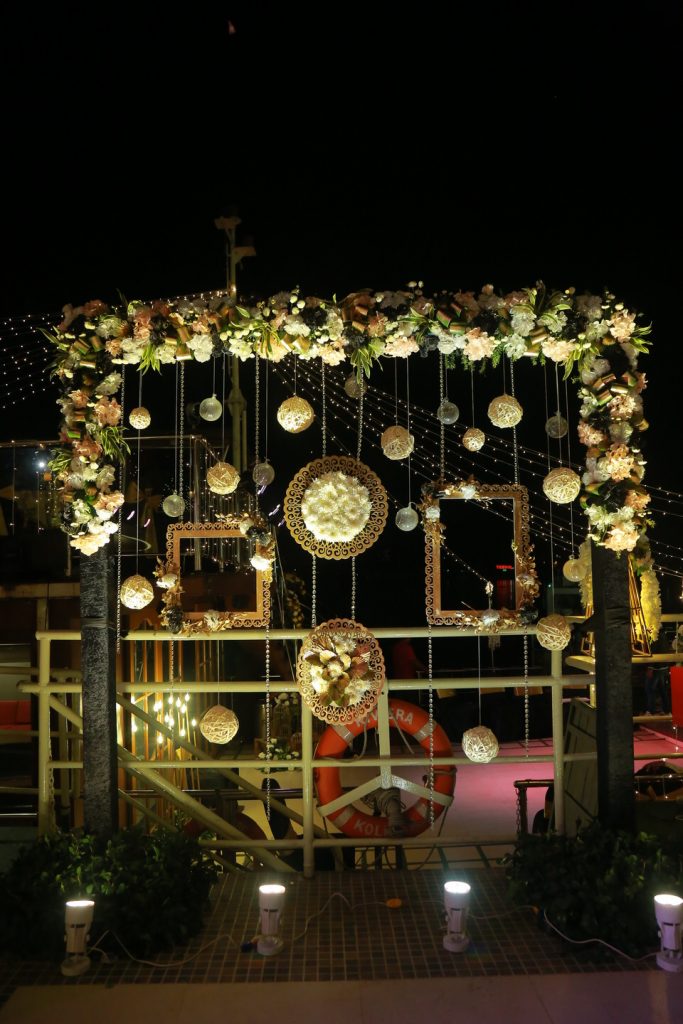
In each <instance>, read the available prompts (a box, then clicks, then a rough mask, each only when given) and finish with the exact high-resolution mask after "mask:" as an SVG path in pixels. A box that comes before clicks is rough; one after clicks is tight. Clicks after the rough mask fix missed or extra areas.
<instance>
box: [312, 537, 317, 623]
mask: <svg viewBox="0 0 683 1024" xmlns="http://www.w3.org/2000/svg"><path fill="white" fill-rule="evenodd" d="M317 625H318V559H317V558H316V556H315V555H311V629H315V627H316V626H317Z"/></svg>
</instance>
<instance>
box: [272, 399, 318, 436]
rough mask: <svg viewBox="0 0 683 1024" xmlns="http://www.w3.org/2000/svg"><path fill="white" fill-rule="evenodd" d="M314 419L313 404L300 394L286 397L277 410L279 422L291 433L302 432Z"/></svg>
mask: <svg viewBox="0 0 683 1024" xmlns="http://www.w3.org/2000/svg"><path fill="white" fill-rule="evenodd" d="M314 419H315V413H314V412H313V406H312V405H311V403H310V402H307V401H306V399H305V398H300V397H299V396H298V395H292V397H291V398H287V399H285V401H284V402H283V403H282V405H281V406H280V408H279V409H278V411H277V421H278V423H279V424H280V426H281V427H282V429H283V430H286V431H287V432H288V433H289V434H300V433H301V432H302V430H308V428H309V427H310V425H311V423H312V422H313V420H314Z"/></svg>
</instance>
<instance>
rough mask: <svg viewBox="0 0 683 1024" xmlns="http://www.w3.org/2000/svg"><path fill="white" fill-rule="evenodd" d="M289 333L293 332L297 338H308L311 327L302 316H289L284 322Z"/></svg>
mask: <svg viewBox="0 0 683 1024" xmlns="http://www.w3.org/2000/svg"><path fill="white" fill-rule="evenodd" d="M284 327H285V330H286V332H287V334H293V335H294V337H296V338H307V337H308V335H309V334H310V333H311V328H310V327H308V325H307V324H305V323H304V322H303V320H302V319H301V317H300V316H291V315H290V316H288V317H287V318H286V319H285V323H284Z"/></svg>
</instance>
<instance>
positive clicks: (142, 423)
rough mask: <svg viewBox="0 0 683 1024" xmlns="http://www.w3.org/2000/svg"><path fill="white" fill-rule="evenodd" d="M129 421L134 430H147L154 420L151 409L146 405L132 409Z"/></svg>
mask: <svg viewBox="0 0 683 1024" xmlns="http://www.w3.org/2000/svg"><path fill="white" fill-rule="evenodd" d="M128 422H129V423H130V425H131V427H133V429H134V430H145V429H146V428H147V427H148V426H149V425H150V423H151V422H152V417H151V416H150V413H149V409H145V407H144V405H139V406H138V407H137V408H136V409H131V411H130V415H129V417H128Z"/></svg>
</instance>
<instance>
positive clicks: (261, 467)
mask: <svg viewBox="0 0 683 1024" xmlns="http://www.w3.org/2000/svg"><path fill="white" fill-rule="evenodd" d="M251 478H252V480H253V481H254V483H255V484H256V486H257V487H267V486H268V484H272V482H273V480H274V479H275V470H274V469H273V467H272V466H271V464H270V463H269V462H257V463H256V465H255V466H254V468H253V470H252V473H251Z"/></svg>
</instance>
